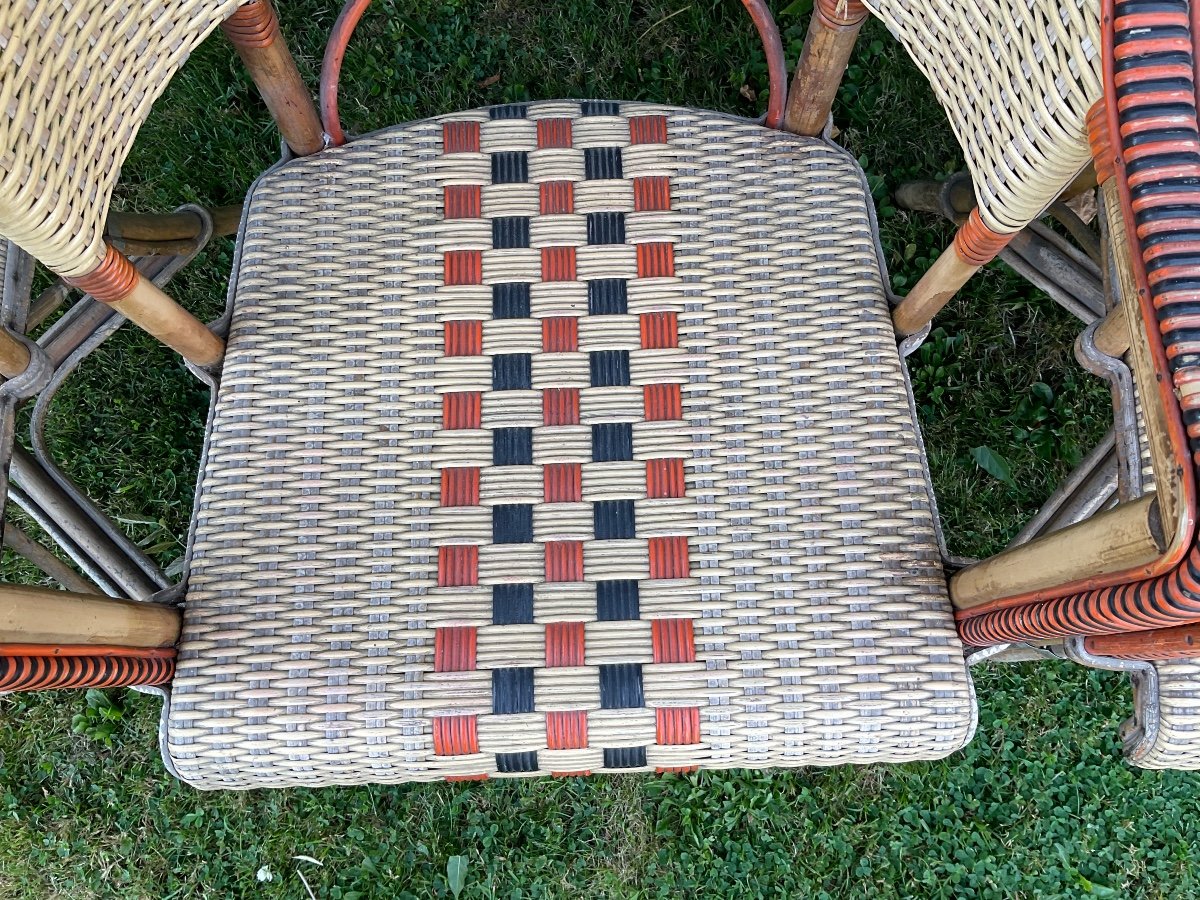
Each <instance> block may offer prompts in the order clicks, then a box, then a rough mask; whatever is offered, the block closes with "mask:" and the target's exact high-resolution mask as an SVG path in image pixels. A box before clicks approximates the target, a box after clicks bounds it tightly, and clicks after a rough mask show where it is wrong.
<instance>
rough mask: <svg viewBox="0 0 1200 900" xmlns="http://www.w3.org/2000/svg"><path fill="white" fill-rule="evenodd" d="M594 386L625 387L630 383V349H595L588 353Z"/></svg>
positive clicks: (589, 368) (589, 371)
mask: <svg viewBox="0 0 1200 900" xmlns="http://www.w3.org/2000/svg"><path fill="white" fill-rule="evenodd" d="M588 373H589V375H590V376H591V379H592V387H623V386H625V385H627V384H629V351H628V350H595V351H593V352H591V353H589V354H588Z"/></svg>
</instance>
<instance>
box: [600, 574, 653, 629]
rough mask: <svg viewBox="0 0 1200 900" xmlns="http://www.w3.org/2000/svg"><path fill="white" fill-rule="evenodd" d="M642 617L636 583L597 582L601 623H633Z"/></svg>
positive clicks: (626, 581) (621, 581)
mask: <svg viewBox="0 0 1200 900" xmlns="http://www.w3.org/2000/svg"><path fill="white" fill-rule="evenodd" d="M641 615H642V611H641V599H640V597H639V594H638V583H637V582H636V581H633V580H625V579H622V580H619V581H597V582H596V618H597V619H599V620H600V621H601V622H632V621H634V620H635V619H639V618H641Z"/></svg>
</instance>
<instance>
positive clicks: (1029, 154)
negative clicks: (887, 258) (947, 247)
mask: <svg viewBox="0 0 1200 900" xmlns="http://www.w3.org/2000/svg"><path fill="white" fill-rule="evenodd" d="M864 2H865V4H866V5H867V6H868V7H869V8H870V9H871V10H872V11H873V12H874V13H875V14H876V15H877V16H879V17H880V18H881V19H882V20H883V21H884V22H885V23H886V24H887V26H888V28H889V29H890V30H891V32H892V34H894V35H895V36H896V38H897V39H898V40H900V42H901V43H903V44H904V46H905V47H906V48H907V50H908V53H909V55H910V56H911V57H912V58H913V61H914V62H916V64H917V66H918V67H919V68H920V69H921V71H922V72H923V73H925V77H926V78H928V79H929V82H930V84H931V85H932V86H933V89H934V93H935V94H936V95H937V98H938V101H939V102H940V103H941V104H942V107H943V108H944V109H945V110H946V115H947V116H948V117H949V119H950V125H951V127H952V128H953V129H954V133H955V135H956V136H957V138H958V142H959V144H960V145H962V148H963V153H964V154H965V155H966V160H967V168H968V169H969V170H970V172H971V177H972V179H973V180H974V182H975V193H976V196H977V197H978V200H979V211H980V214H981V215H982V216H983V221H984V223H985V224H986V225H987V226H988V227H989V228H991V229H992V230H993V231H996V232H999V233H1001V234H1008V233H1011V232H1014V231H1019V230H1021V229H1022V228H1024V227H1025V226H1026V225H1027V224H1028V223H1029V222H1031V221H1032V220H1033V219H1035V218H1037V217H1038V216H1039V215H1040V214H1041V212H1042V210H1044V209H1045V208H1046V206H1047V205H1049V203H1050V202H1051V201H1053V200H1054V199H1055V198H1056V197H1058V196H1059V194H1061V193H1062V192H1063V190H1064V189H1065V188H1066V187H1067V186H1068V185H1070V183H1071V182H1072V180H1074V178H1075V176H1076V175H1078V174H1079V172H1081V171H1082V170H1083V169H1084V167H1085V166H1087V165H1088V164H1089V163H1090V162H1091V152H1090V151H1089V149H1088V141H1087V129H1086V127H1085V124H1084V122H1085V118H1086V116H1087V111H1088V110H1089V109H1090V108H1091V106H1092V104H1094V103H1095V102H1096V101H1097V100H1098V99H1100V96H1101V93H1102V86H1101V73H1100V10H1099V4H1098V3H1097V2H1096V0H936V2H934V0H864Z"/></svg>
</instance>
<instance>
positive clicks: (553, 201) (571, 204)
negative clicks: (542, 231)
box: [538, 181, 575, 216]
mask: <svg viewBox="0 0 1200 900" xmlns="http://www.w3.org/2000/svg"><path fill="white" fill-rule="evenodd" d="M538 198H539V201H540V204H541V212H542V215H543V216H553V215H560V214H563V213H572V212H575V183H574V182H573V181H543V182H542V183H541V185H539V186H538Z"/></svg>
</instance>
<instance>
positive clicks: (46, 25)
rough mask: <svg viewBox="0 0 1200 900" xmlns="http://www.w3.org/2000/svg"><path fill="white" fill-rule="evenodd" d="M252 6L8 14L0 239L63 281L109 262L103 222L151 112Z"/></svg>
mask: <svg viewBox="0 0 1200 900" xmlns="http://www.w3.org/2000/svg"><path fill="white" fill-rule="evenodd" d="M243 2H246V0H153V2H130V0H8V2H7V3H5V4H4V5H3V6H2V7H0V236H2V237H7V238H10V239H12V240H13V241H15V242H16V243H17V244H19V245H20V246H21V247H23V248H24V249H25V250H26V251H28V252H29V253H31V254H32V255H34V256H35V257H37V258H38V259H40V260H41V261H42V262H43V263H45V264H46V265H47V266H49V267H50V268H51V269H53V270H55V271H56V272H58V273H59V274H62V275H66V276H79V275H84V274H87V273H88V272H90V271H91V270H93V269H95V268H96V266H98V265H99V264H100V263H101V261H102V260H103V259H104V243H103V231H104V219H105V217H106V216H107V215H108V206H109V201H110V199H111V196H112V191H113V187H114V186H115V185H116V182H117V178H118V176H119V174H120V170H121V165H122V164H123V163H124V161H125V157H126V155H127V154H128V153H129V150H130V148H131V147H132V146H133V141H134V138H135V137H136V136H137V132H138V129H139V128H140V127H141V125H142V122H144V121H145V119H146V117H147V116H148V115H149V113H150V107H151V105H152V104H153V103H154V101H155V99H157V98H158V96H159V94H161V93H162V91H163V89H164V88H165V87H166V86H167V83H168V82H169V81H170V80H171V77H172V76H173V75H174V74H175V72H176V71H177V70H178V69H179V67H180V66H182V65H183V63H184V61H185V60H186V59H187V57H188V55H189V54H190V53H191V51H192V50H193V49H194V48H195V47H196V45H197V44H199V43H200V42H201V41H202V40H204V38H205V37H207V36H208V34H209V33H210V32H211V31H212V30H213V29H214V28H215V27H216V26H217V25H218V24H219V23H220V22H221V21H222V20H224V19H225V18H226V17H227V16H229V15H230V14H231V13H232V12H233V11H234V10H235V9H237V7H238V6H240V5H241V4H242V3H243Z"/></svg>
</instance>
